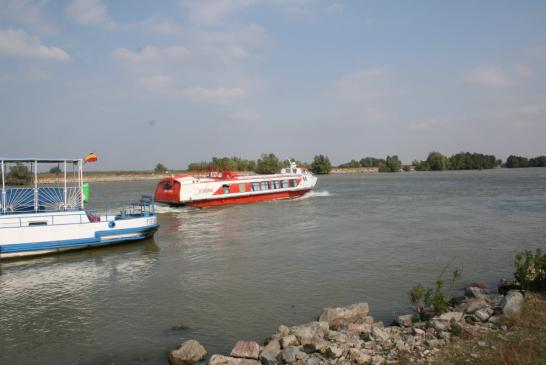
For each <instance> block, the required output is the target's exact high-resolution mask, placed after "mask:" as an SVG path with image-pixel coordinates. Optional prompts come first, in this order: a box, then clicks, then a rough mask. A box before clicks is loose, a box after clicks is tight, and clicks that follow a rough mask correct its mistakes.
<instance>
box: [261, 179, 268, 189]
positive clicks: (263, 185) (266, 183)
mask: <svg viewBox="0 0 546 365" xmlns="http://www.w3.org/2000/svg"><path fill="white" fill-rule="evenodd" d="M262 190H269V183H268V182H267V181H262Z"/></svg>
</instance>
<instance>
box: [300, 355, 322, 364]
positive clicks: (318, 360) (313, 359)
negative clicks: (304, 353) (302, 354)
mask: <svg viewBox="0 0 546 365" xmlns="http://www.w3.org/2000/svg"><path fill="white" fill-rule="evenodd" d="M303 364H304V365H322V364H324V361H322V359H321V358H320V357H319V356H309V357H308V358H306V359H305V361H304V363H303Z"/></svg>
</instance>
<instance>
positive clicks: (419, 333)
mask: <svg viewBox="0 0 546 365" xmlns="http://www.w3.org/2000/svg"><path fill="white" fill-rule="evenodd" d="M413 333H414V334H415V335H416V336H424V335H425V331H423V330H422V329H420V328H417V327H415V328H414V329H413Z"/></svg>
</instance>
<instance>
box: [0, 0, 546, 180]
mask: <svg viewBox="0 0 546 365" xmlns="http://www.w3.org/2000/svg"><path fill="white" fill-rule="evenodd" d="M545 19H546V2H545V1H542V0H537V1H502V0H495V1H485V0H483V1H475V0H472V1H450V2H447V1H419V0H413V1H404V0H399V1H387V0H378V1H365V0H355V1H338V0H163V1H137V0H115V1H114V0H72V1H68V0H66V1H63V0H0V109H1V114H0V156H3V157H40V158H61V157H62V158H78V157H81V156H84V155H85V154H87V153H88V152H95V153H96V154H97V155H98V156H99V162H97V164H96V166H95V167H94V169H99V170H143V169H152V168H153V167H154V166H155V164H156V163H158V162H162V163H163V164H165V165H167V166H168V167H169V168H171V169H179V168H185V167H187V165H188V163H190V162H196V161H206V160H209V159H210V158H211V157H213V156H239V157H242V158H247V159H256V158H258V157H259V156H260V154H262V153H270V152H273V153H275V154H276V155H277V156H278V157H279V158H282V159H285V158H288V157H292V158H296V159H298V160H302V161H312V159H313V157H314V156H315V155H318V154H325V155H327V156H329V158H330V160H331V161H332V163H334V164H339V163H343V162H347V161H349V160H351V159H360V158H362V157H365V156H375V157H385V156H386V155H393V154H396V155H398V156H399V157H400V158H401V160H402V161H403V162H404V163H409V162H411V161H412V160H414V159H419V160H423V159H425V158H426V156H427V154H428V152H430V151H433V150H437V151H440V152H442V153H444V154H446V155H450V154H454V153H457V152H460V151H470V152H481V153H488V154H495V155H496V156H497V158H501V159H505V158H506V157H508V155H510V154H517V155H524V156H529V157H534V156H537V155H544V154H546V20H545Z"/></svg>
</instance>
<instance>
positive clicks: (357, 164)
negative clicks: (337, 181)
mask: <svg viewBox="0 0 546 365" xmlns="http://www.w3.org/2000/svg"><path fill="white" fill-rule="evenodd" d="M358 167H360V162H358V161H357V160H351V161H349V162H347V163H344V164H341V165H339V168H342V169H355V168H358Z"/></svg>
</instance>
